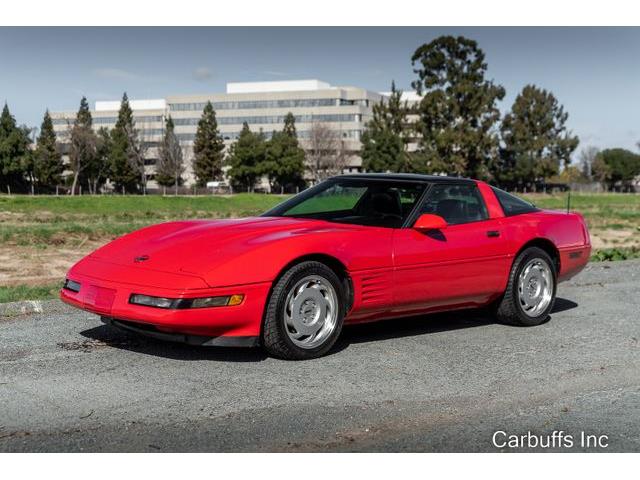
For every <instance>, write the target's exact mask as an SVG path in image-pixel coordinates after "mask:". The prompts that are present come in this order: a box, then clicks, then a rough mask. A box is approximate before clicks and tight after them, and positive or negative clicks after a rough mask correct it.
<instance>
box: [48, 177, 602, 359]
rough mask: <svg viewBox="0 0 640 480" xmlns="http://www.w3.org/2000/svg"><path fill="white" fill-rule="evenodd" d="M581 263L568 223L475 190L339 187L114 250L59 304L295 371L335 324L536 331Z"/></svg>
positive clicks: (584, 252)
mask: <svg viewBox="0 0 640 480" xmlns="http://www.w3.org/2000/svg"><path fill="white" fill-rule="evenodd" d="M590 250H591V244H590V240H589V233H588V231H587V227H586V225H585V222H584V220H583V218H582V216H580V215H579V214H575V213H563V212H556V211H543V210H540V209H538V208H536V207H535V206H533V205H531V204H529V203H527V202H525V201H523V200H521V199H519V198H517V197H514V196H512V195H510V194H508V193H506V192H503V191H501V190H499V189H497V188H493V187H491V186H489V185H488V184H486V183H483V182H480V181H475V180H469V179H460V178H450V177H437V176H426V175H408V174H403V175H392V174H362V175H344V176H339V177H335V178H331V179H329V180H327V181H325V182H323V183H320V184H319V185H316V186H315V187H313V188H310V189H308V190H306V191H304V192H302V193H300V194H299V195H296V196H295V197H293V198H291V199H289V200H287V201H285V202H284V203H282V204H280V205H278V206H276V207H275V208H273V209H272V210H269V211H268V212H266V213H265V214H263V215H262V216H260V217H255V218H245V219H232V220H196V221H181V222H170V223H163V224H159V225H154V226H151V227H147V228H143V229H141V230H138V231H136V232H133V233H130V234H128V235H125V236H123V237H121V238H118V239H116V240H114V241H113V242H111V243H109V244H107V245H105V246H104V247H102V248H99V249H98V250H96V251H95V252H93V253H91V254H90V255H88V256H87V257H85V258H83V259H82V260H81V261H79V262H78V263H77V264H76V265H74V266H73V267H72V268H71V270H70V271H69V274H68V276H67V279H66V281H65V285H64V287H63V289H62V291H61V292H60V297H61V298H62V300H64V301H65V302H67V303H70V304H72V305H75V306H77V307H79V308H82V309H84V310H88V311H90V312H94V313H97V314H99V315H101V316H102V319H103V320H104V321H105V322H106V323H108V324H111V325H114V326H116V327H120V328H123V329H126V330H130V331H134V332H138V333H142V334H146V335H149V336H153V337H156V338H160V339H166V340H173V341H181V342H186V343H189V344H196V345H221V346H222V345H224V346H253V345H262V346H263V347H264V348H265V349H266V350H267V351H268V352H269V353H270V354H272V355H274V356H277V357H281V358H288V359H305V358H312V357H318V356H320V355H323V354H324V353H326V352H327V351H328V350H329V349H330V348H331V346H332V345H333V344H334V342H335V341H336V339H337V338H338V336H339V335H340V331H341V330H342V326H343V324H344V323H345V322H346V323H356V322H364V321H371V320H377V319H383V318H392V317H401V316H407V315H416V314H422V313H427V312H435V311H442V310H453V309H463V308H474V307H483V306H492V307H494V308H495V312H496V316H497V318H498V319H499V320H501V321H504V322H509V323H511V324H516V325H537V324H540V323H542V322H544V321H545V320H546V319H547V318H548V315H549V312H550V310H551V308H552V307H553V303H554V300H555V295H556V285H557V283H558V282H559V281H562V280H566V279H568V278H570V277H571V276H573V275H575V274H576V273H578V272H579V271H580V270H582V268H583V267H584V266H585V265H586V263H587V261H588V259H589V253H590Z"/></svg>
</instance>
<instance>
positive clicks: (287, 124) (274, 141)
mask: <svg viewBox="0 0 640 480" xmlns="http://www.w3.org/2000/svg"><path fill="white" fill-rule="evenodd" d="M304 158H305V155H304V150H303V149H302V148H301V147H300V145H299V143H298V135H297V132H296V126H295V117H294V116H293V114H292V113H291V112H289V113H288V114H287V115H286V117H285V119H284V128H283V129H282V131H281V132H274V133H273V135H272V136H271V139H270V140H269V141H268V142H267V146H266V152H265V158H264V160H263V161H262V162H261V163H260V164H259V165H258V171H259V172H260V173H261V174H262V175H266V176H267V178H268V179H269V186H270V188H271V190H273V189H276V188H278V187H279V188H281V189H291V188H295V187H300V186H302V185H303V184H304V181H303V178H302V177H303V174H304Z"/></svg>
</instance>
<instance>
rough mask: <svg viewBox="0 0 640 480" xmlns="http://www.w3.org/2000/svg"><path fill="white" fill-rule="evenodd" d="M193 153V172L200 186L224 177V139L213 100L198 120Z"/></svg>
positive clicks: (205, 107) (208, 103)
mask: <svg viewBox="0 0 640 480" xmlns="http://www.w3.org/2000/svg"><path fill="white" fill-rule="evenodd" d="M193 154H194V160H193V173H194V175H195V176H196V180H197V183H198V185H199V186H201V187H204V186H205V185H206V184H207V182H208V181H212V180H219V179H221V178H222V165H223V162H224V139H223V138H222V136H221V135H220V132H219V131H218V121H217V120H216V112H215V110H214V109H213V105H212V104H211V102H207V104H206V105H205V106H204V110H203V111H202V118H200V121H199V122H198V130H197V132H196V137H195V140H194V142H193Z"/></svg>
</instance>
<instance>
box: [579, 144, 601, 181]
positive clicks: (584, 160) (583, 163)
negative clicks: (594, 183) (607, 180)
mask: <svg viewBox="0 0 640 480" xmlns="http://www.w3.org/2000/svg"><path fill="white" fill-rule="evenodd" d="M598 153H600V150H599V149H598V148H597V147H594V146H593V145H590V146H587V147H585V148H583V149H582V150H581V151H580V156H579V162H580V169H581V170H582V173H583V174H584V176H585V177H587V178H589V179H591V178H593V162H594V161H595V159H596V157H597V156H598Z"/></svg>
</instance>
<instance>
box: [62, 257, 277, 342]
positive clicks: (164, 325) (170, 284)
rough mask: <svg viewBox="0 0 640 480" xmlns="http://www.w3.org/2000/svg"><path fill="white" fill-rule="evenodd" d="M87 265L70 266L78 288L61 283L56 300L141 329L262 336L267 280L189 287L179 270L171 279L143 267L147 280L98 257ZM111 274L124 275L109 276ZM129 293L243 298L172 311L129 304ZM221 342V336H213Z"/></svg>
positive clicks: (190, 284) (161, 332)
mask: <svg viewBox="0 0 640 480" xmlns="http://www.w3.org/2000/svg"><path fill="white" fill-rule="evenodd" d="M81 263H82V262H81ZM78 265H80V264H78ZM78 265H77V266H78ZM86 266H91V267H92V268H76V267H74V268H73V269H72V270H71V271H70V272H69V274H68V278H69V279H70V280H72V281H74V282H78V283H79V284H80V290H79V291H78V292H75V291H73V290H69V289H67V288H63V289H62V290H61V291H60V299H61V300H62V301H63V302H65V303H68V304H70V305H73V306H75V307H77V308H80V309H83V310H86V311H89V312H92V313H95V314H98V315H100V316H102V317H106V318H110V319H118V320H119V321H124V322H133V326H134V327H136V325H139V328H140V329H145V328H148V327H150V329H151V330H152V331H154V332H157V333H159V334H167V335H169V336H171V335H178V336H196V337H207V338H208V339H211V338H214V337H216V338H217V337H240V338H243V337H256V338H257V337H259V336H260V330H261V324H262V315H263V312H264V306H265V302H266V299H267V295H268V294H269V290H270V288H271V283H270V282H261V283H252V284H246V285H234V286H229V287H218V288H210V287H207V288H190V287H192V283H193V282H192V279H190V278H189V277H186V276H185V278H184V279H183V278H182V276H180V275H174V276H172V278H170V279H169V280H170V281H164V280H162V282H160V281H159V275H158V274H157V273H156V272H147V276H148V281H146V280H147V279H146V278H145V276H142V275H137V276H136V277H135V278H134V277H133V276H130V275H127V274H128V273H129V272H128V271H124V270H123V271H122V272H120V271H118V269H117V268H116V267H115V266H113V265H110V266H109V270H108V272H103V271H101V270H100V265H99V262H90V263H89V262H87V264H86ZM83 267H84V265H83ZM112 278H117V279H125V280H124V281H113V280H110V279H112ZM129 281H131V282H132V283H129ZM133 282H135V283H133ZM190 282H191V283H190ZM133 293H138V294H144V295H150V296H155V297H168V298H196V297H215V296H225V295H233V294H239V293H242V294H243V295H244V300H243V302H242V303H241V304H240V305H235V306H220V307H211V308H194V309H176V310H174V309H163V308H155V307H149V306H144V305H135V304H131V303H129V298H130V296H131V294H133ZM198 341H199V340H198ZM220 342H224V341H223V340H217V341H216V343H220ZM188 343H189V342H188ZM240 343H242V340H241V341H240ZM199 344H202V343H199Z"/></svg>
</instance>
